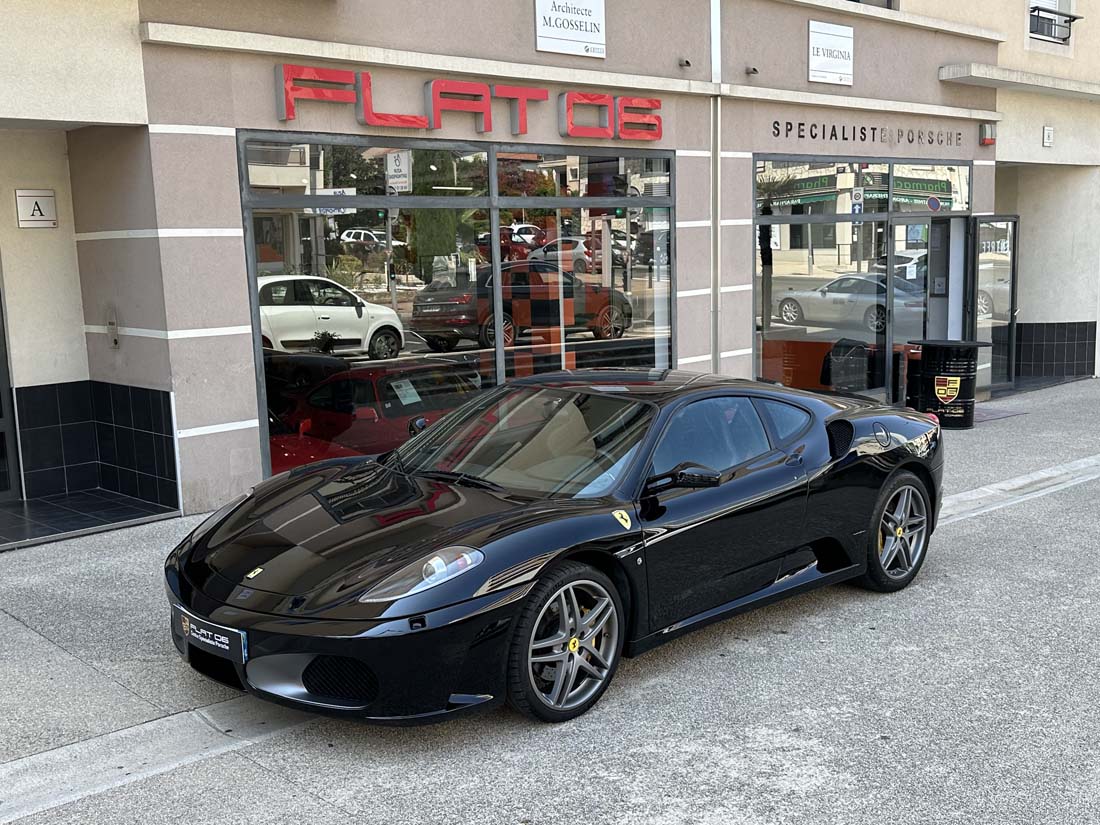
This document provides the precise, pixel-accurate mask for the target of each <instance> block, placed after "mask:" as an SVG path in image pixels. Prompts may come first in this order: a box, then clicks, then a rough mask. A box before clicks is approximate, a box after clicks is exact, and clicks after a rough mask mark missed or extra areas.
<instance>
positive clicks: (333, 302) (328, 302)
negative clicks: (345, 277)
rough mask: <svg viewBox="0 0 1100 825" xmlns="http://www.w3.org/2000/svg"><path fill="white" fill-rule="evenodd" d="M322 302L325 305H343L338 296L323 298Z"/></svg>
mask: <svg viewBox="0 0 1100 825" xmlns="http://www.w3.org/2000/svg"><path fill="white" fill-rule="evenodd" d="M322 303H323V304H324V305H325V306H327V307H338V306H343V303H342V302H341V301H340V299H339V298H325V300H324V301H323V302H322Z"/></svg>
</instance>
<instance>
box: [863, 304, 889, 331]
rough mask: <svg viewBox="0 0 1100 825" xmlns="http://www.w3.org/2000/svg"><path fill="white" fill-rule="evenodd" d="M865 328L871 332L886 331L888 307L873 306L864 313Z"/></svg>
mask: <svg viewBox="0 0 1100 825" xmlns="http://www.w3.org/2000/svg"><path fill="white" fill-rule="evenodd" d="M863 326H865V327H866V328H867V330H868V331H869V332H882V331H883V330H884V329H886V307H881V306H873V307H871V308H870V309H869V310H867V311H866V312H865V313H863Z"/></svg>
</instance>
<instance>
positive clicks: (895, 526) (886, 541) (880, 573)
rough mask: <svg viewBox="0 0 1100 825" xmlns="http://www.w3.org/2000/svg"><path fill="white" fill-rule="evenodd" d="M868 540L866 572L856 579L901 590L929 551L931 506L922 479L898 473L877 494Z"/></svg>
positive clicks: (879, 587)
mask: <svg viewBox="0 0 1100 825" xmlns="http://www.w3.org/2000/svg"><path fill="white" fill-rule="evenodd" d="M867 532H868V541H867V572H865V573H864V574H863V577H862V578H861V579H860V580H859V583H860V584H862V585H863V586H864V587H866V588H868V589H869V590H878V591H880V592H883V593H889V592H892V591H895V590H901V589H902V588H903V587H905V586H906V585H908V584H909V582H911V581H913V579H914V578H916V576H917V573H918V572H920V569H921V566H922V565H923V564H924V559H925V557H926V556H927V554H928V541H929V539H930V538H931V536H932V507H931V504H930V500H929V496H928V490H927V489H926V488H925V486H924V482H923V481H921V480H920V479H919V478H917V477H916V476H915V475H913V474H912V473H910V472H907V471H903V472H900V473H897V474H896V475H894V476H893V477H891V478H890V480H889V481H888V482H887V484H886V486H885V487H883V489H882V492H881V493H880V494H879V498H878V502H877V504H876V506H875V512H874V515H873V516H872V517H871V529H870V530H868V531H867Z"/></svg>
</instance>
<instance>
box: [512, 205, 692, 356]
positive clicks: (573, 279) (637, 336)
mask: <svg viewBox="0 0 1100 825" xmlns="http://www.w3.org/2000/svg"><path fill="white" fill-rule="evenodd" d="M509 217H510V218H511V220H512V223H511V224H509V225H507V226H505V227H503V228H502V230H501V233H502V238H501V260H502V263H501V275H502V283H501V286H502V292H503V294H504V312H505V316H504V319H505V322H506V325H507V329H508V330H509V331H510V332H509V331H506V333H505V342H506V346H508V347H509V348H510V349H509V352H507V353H506V355H505V359H506V374H507V375H508V376H509V377H512V376H519V375H530V374H533V373H539V372H550V371H554V370H559V369H563V368H564V369H586V368H590V367H630V366H647V367H658V368H661V367H667V366H668V364H669V359H670V352H669V347H670V330H671V325H670V314H671V291H670V287H669V284H670V255H669V210H668V209H652V208H647V209H631V208H627V207H622V208H617V209H522V210H510V211H509V210H502V211H501V220H502V222H503V221H504V220H506V219H508V218H509Z"/></svg>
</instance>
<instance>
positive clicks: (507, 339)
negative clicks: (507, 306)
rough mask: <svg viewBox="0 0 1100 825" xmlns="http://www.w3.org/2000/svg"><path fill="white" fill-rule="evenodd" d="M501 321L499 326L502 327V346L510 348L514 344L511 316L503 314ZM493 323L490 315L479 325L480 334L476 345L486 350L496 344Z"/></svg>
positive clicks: (513, 327) (513, 328) (514, 334)
mask: <svg viewBox="0 0 1100 825" xmlns="http://www.w3.org/2000/svg"><path fill="white" fill-rule="evenodd" d="M501 321H502V324H501V326H503V327H504V346H506V347H510V346H512V344H514V343H515V342H516V327H515V325H514V324H513V323H512V316H511V315H509V314H508V313H507V312H505V313H504V316H503V317H502V318H501ZM495 323H496V322H495V321H494V320H493V316H492V315H490V316H489V317H488V318H486V319H485V323H484V324H482V325H481V334H480V335H478V343H480V344H481V346H482V347H485V348H486V349H488V348H489V347H492V346H493V344H494V343H495V342H496V326H495Z"/></svg>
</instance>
